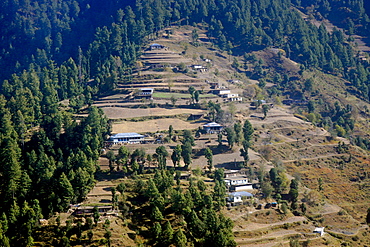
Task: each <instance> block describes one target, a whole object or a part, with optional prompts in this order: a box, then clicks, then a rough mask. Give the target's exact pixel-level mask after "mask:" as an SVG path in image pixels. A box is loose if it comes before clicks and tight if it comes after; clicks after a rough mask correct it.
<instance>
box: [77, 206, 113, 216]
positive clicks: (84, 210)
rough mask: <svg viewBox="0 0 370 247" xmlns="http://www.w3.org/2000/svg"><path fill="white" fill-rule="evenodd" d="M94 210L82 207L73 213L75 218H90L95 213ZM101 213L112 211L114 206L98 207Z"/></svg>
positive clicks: (89, 207) (90, 207)
mask: <svg viewBox="0 0 370 247" xmlns="http://www.w3.org/2000/svg"><path fill="white" fill-rule="evenodd" d="M94 208H95V207H92V206H81V207H78V208H76V210H75V211H74V212H73V214H74V215H75V216H90V215H92V214H93V212H94ZM97 209H98V212H99V213H108V212H109V211H112V209H113V207H112V206H97Z"/></svg>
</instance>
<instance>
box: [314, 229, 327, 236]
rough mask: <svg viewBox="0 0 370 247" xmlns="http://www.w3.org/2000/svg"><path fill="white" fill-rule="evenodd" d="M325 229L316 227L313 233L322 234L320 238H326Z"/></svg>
mask: <svg viewBox="0 0 370 247" xmlns="http://www.w3.org/2000/svg"><path fill="white" fill-rule="evenodd" d="M324 229H325V227H316V228H315V230H314V231H313V232H314V233H318V234H320V236H321V237H322V236H324V233H325V232H324Z"/></svg>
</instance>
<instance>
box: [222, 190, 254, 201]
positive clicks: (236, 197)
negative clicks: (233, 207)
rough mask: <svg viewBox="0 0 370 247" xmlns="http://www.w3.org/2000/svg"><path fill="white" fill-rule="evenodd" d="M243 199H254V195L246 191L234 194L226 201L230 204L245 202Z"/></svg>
mask: <svg viewBox="0 0 370 247" xmlns="http://www.w3.org/2000/svg"><path fill="white" fill-rule="evenodd" d="M243 197H246V198H250V197H253V195H252V194H251V193H249V192H246V191H240V192H233V193H230V194H229V195H228V197H227V198H226V200H227V201H228V202H243Z"/></svg>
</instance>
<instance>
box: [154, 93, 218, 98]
mask: <svg viewBox="0 0 370 247" xmlns="http://www.w3.org/2000/svg"><path fill="white" fill-rule="evenodd" d="M172 96H173V97H175V98H176V99H180V98H181V99H190V94H188V93H163V92H155V93H153V97H154V98H162V99H170V98H171V97H172ZM214 97H216V95H214V94H200V95H199V98H214Z"/></svg>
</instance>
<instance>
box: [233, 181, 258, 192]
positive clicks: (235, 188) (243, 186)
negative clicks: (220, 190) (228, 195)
mask: <svg viewBox="0 0 370 247" xmlns="http://www.w3.org/2000/svg"><path fill="white" fill-rule="evenodd" d="M253 189H254V188H253V184H252V183H248V184H239V185H238V184H235V185H231V186H230V187H229V190H230V191H247V190H249V191H250V190H253Z"/></svg>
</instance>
